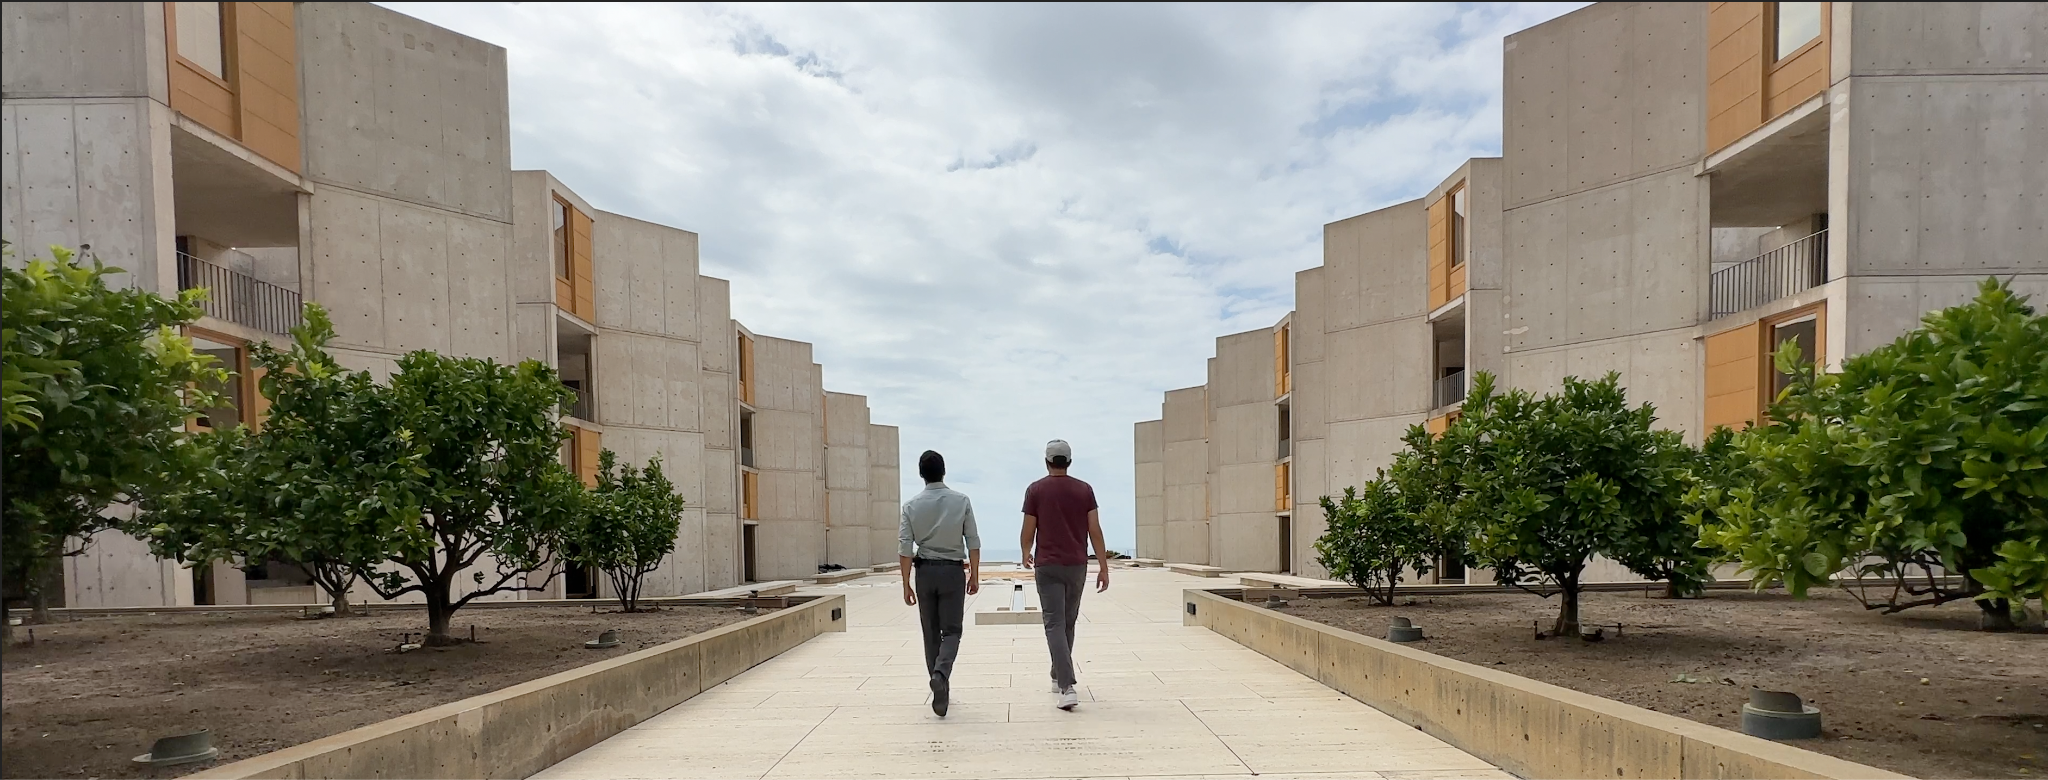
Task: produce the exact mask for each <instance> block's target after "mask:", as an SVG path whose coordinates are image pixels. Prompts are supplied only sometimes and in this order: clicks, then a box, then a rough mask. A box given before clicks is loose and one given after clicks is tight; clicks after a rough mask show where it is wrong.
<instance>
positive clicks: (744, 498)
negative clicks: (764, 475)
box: [740, 471, 761, 520]
mask: <svg viewBox="0 0 2048 780" xmlns="http://www.w3.org/2000/svg"><path fill="white" fill-rule="evenodd" d="M760 516H761V475H760V474H758V473H756V472H752V471H742V472H740V518H741V519H744V520H755V519H758V518H760Z"/></svg>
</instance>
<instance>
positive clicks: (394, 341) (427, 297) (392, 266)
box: [374, 199, 453, 352]
mask: <svg viewBox="0 0 2048 780" xmlns="http://www.w3.org/2000/svg"><path fill="white" fill-rule="evenodd" d="M377 205H378V208H377V243H376V244H375V245H374V248H375V250H376V251H377V252H378V253H379V255H380V258H381V260H382V262H383V264H384V272H383V279H384V301H383V309H384V335H385V339H386V341H385V346H386V347H388V348H389V349H391V350H392V351H394V352H411V351H413V350H416V349H427V350H433V351H435V352H447V351H448V349H449V338H448V337H449V333H448V328H447V325H448V318H447V317H448V241H447V238H448V223H447V222H446V220H447V219H449V218H451V217H452V216H453V215H447V214H444V213H442V212H438V211H435V210H432V209H425V208H420V207H418V206H414V205H411V204H408V203H404V202H399V201H392V200H381V199H380V201H379V202H378V204H377Z"/></svg>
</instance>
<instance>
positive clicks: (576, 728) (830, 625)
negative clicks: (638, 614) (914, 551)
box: [188, 596, 846, 780]
mask: <svg viewBox="0 0 2048 780" xmlns="http://www.w3.org/2000/svg"><path fill="white" fill-rule="evenodd" d="M845 630H846V597H845V596H828V597H824V598H819V599H815V600H812V601H809V602H807V603H804V604H801V605H798V606H793V607H790V608H788V609H784V610H780V611H777V612H774V613H771V614H767V615H762V616H760V617H757V618H754V619H752V620H748V621H745V622H742V623H735V624H733V625H730V626H725V627H723V628H719V629H716V630H712V631H707V632H705V633H702V634H697V635H695V636H691V637H686V638H684V639H679V640H676V641H674V642H670V643H668V644H665V645H660V646H658V647H650V648H648V649H646V650H641V651H639V652H635V653H632V654H629V655H623V656H619V657H617V658H612V659H609V660H605V661H601V662H598V663H594V664H591V665H589V666H584V667H580V668H576V669H571V670H569V671H566V672H562V673H560V674H555V675H550V676H547V677H543V678H540V679H538V680H534V681H531V682H527V683H522V684H520V685H515V686H512V687H510V688H505V689H503V690H498V691H494V692H491V693H487V694H484V695H482V696H475V697H471V698H468V699H463V700H462V701H458V702H451V703H448V704H443V705H441V706H439V707H434V708H432V709H426V710H421V711H419V712H415V713H412V714H410V715H403V716H400V717H396V718H392V719H390V720H387V721H384V722H382V723H373V724H371V725H368V726H364V727H362V728H359V729H355V730H353V731H346V732H342V733H340V734H336V735H334V736H331V737H326V738H323V739H317V740H314V741H312V742H307V743H305V744H302V745H296V746H293V747H289V748H285V749H283V750H279V751H275V752H272V753H266V754H264V755H261V756H257V757H255V758H250V759H247V760H243V761H238V762H235V763H233V764H228V765H226V766H222V767H217V768H214V769H211V770H208V771H205V772H200V773H198V774H193V775H189V776H188V777H189V778H192V779H193V780H217V779H221V778H295V779H305V780H311V779H312V778H359V777H393V778H422V779H425V778H476V777H494V778H495V777H505V778H523V777H527V776H529V775H532V774H534V773H536V772H539V771H540V770H542V769H546V768H548V767H549V766H552V765H554V764H555V763H556V762H558V761H561V760H562V759H565V758H568V757H569V756H572V755H575V754H576V753H577V752H579V751H582V750H583V749H584V748H587V747H590V746H591V745H595V744H597V743H598V742H600V741H602V740H604V739H605V738H607V737H610V736H612V735H614V734H617V733H619V732H621V731H624V730H626V729H627V728H628V727H631V726H633V725H634V724H637V723H639V722H641V721H643V720H646V719H648V718H650V717H653V716H654V715H656V714H658V713H660V712H662V711H663V710H666V709H668V708H670V707H673V706H675V705H677V704H681V703H682V702H684V701H687V700H689V699H690V697H693V696H696V695H697V694H698V693H700V692H702V691H704V690H706V689H708V688H711V687H712V686H715V685H718V684H719V683H722V682H725V681H726V680H729V679H732V677H733V676H734V675H737V674H739V673H741V672H744V671H746V670H748V669H751V668H753V667H754V666H755V665H756V664H759V663H761V662H763V661H766V660H768V659H770V658H774V657H775V656H776V655H779V654H781V653H782V652H783V651H785V650H788V649H790V648H792V647H796V646H797V645H800V644H803V643H804V642H806V641H808V640H810V639H811V638H812V637H815V636H817V635H819V634H822V633H825V632H828V631H845Z"/></svg>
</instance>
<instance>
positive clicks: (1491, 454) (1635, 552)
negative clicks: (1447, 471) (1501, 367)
mask: <svg viewBox="0 0 2048 780" xmlns="http://www.w3.org/2000/svg"><path fill="white" fill-rule="evenodd" d="M1473 387H1474V391H1473V394H1472V396H1471V397H1470V398H1467V399H1466V401H1465V405H1464V407H1463V414H1462V415H1461V417H1460V419H1459V420H1458V422H1457V423H1456V424H1454V425H1452V426H1451V427H1450V429H1449V430H1448V431H1447V432H1446V433H1445V434H1444V438H1445V440H1446V446H1448V447H1451V448H1454V449H1455V450H1457V451H1459V452H1460V453H1461V455H1460V456H1459V459H1460V461H1461V462H1460V467H1461V468H1460V472H1461V474H1462V478H1461V481H1462V484H1463V488H1464V489H1463V491H1462V493H1461V494H1460V495H1459V496H1458V498H1457V502H1456V505H1455V507H1454V508H1453V513H1454V515H1455V522H1456V524H1457V525H1458V526H1459V527H1461V528H1462V529H1463V531H1464V532H1465V533H1466V534H1469V538H1470V540H1471V542H1470V543H1471V556H1472V559H1473V560H1474V561H1475V562H1477V563H1478V564H1479V565H1482V566H1486V567H1490V568H1492V569H1493V570H1494V571H1495V573H1496V576H1497V577H1498V578H1499V579H1500V580H1501V581H1503V582H1506V583H1508V584H1511V585H1514V586H1515V587H1519V588H1522V589H1524V590H1529V591H1530V592H1532V593H1537V594H1539V595H1542V596H1544V597H1546V598H1547V597H1549V596H1551V595H1558V596H1561V602H1560V604H1559V607H1558V614H1557V620H1556V622H1555V624H1554V625H1553V628H1552V632H1553V633H1555V634H1558V635H1572V634H1576V633H1578V630H1579V593H1580V590H1581V587H1582V585H1581V577H1582V576H1583V575H1584V573H1585V568H1586V564H1587V563H1588V562H1589V561H1591V560H1592V558H1593V557H1594V556H1596V555H1600V556H1605V557H1607V558H1610V559H1612V560H1614V561H1616V562H1617V563H1620V564H1622V565H1623V566H1626V567H1628V568H1629V569H1630V570H1631V571H1634V572H1635V573H1637V574H1639V575H1642V576H1644V577H1652V578H1657V577H1671V576H1674V575H1675V574H1682V575H1684V576H1691V574H1692V573H1693V572H1695V571H1697V572H1701V573H1702V574H1703V573H1704V570H1705V563H1704V561H1703V560H1700V559H1701V558H1702V556H1701V555H1700V553H1699V551H1698V550H1697V549H1696V548H1695V547H1694V544H1693V543H1694V539H1693V538H1692V537H1691V536H1689V535H1688V534H1686V533H1680V532H1666V531H1667V528H1666V527H1667V526H1668V525H1669V524H1670V523H1672V522H1674V521H1677V522H1679V524H1680V525H1683V523H1682V520H1683V514H1682V513H1680V512H1678V511H1676V509H1675V507H1676V506H1677V505H1678V496H1680V495H1682V491H1683V483H1682V476H1681V473H1682V469H1683V465H1684V457H1685V456H1684V452H1685V447H1684V443H1683V442H1682V441H1681V440H1680V439H1679V438H1678V435H1677V434H1675V433H1672V432H1670V431H1661V430H1657V429H1655V428H1654V427H1653V426H1652V424H1653V423H1654V422H1655V420H1656V414H1655V410H1654V409H1653V408H1652V407H1650V406H1649V405H1647V404H1646V405H1643V406H1639V407H1630V406H1629V405H1628V400H1627V397H1626V394H1625V393H1624V392H1623V391H1622V389H1621V386H1620V378H1619V376H1618V375H1616V374H1613V373H1609V374H1608V375H1607V376H1606V377H1604V378H1602V379H1600V380H1599V381H1595V382H1588V381H1584V380H1581V379H1578V378H1576V377H1566V378H1565V380H1564V388H1563V390H1562V391H1561V392H1559V393H1555V394H1551V395H1546V396H1543V397H1541V398H1538V397H1536V396H1534V395H1531V394H1530V393H1528V392H1527V391H1523V390H1511V391H1509V392H1506V393H1496V392H1495V391H1494V386H1493V377H1492V376H1491V375H1489V374H1486V373H1484V372H1482V373H1480V374H1478V375H1477V376H1476V377H1475V378H1474V382H1473ZM1538 586H1540V587H1541V588H1542V589H1541V590H1538V589H1537V587H1538Z"/></svg>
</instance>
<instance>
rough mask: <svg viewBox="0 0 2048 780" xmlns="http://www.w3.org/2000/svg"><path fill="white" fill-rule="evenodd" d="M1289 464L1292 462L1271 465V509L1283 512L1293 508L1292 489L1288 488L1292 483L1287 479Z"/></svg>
mask: <svg viewBox="0 0 2048 780" xmlns="http://www.w3.org/2000/svg"><path fill="white" fill-rule="evenodd" d="M1290 465H1292V464H1288V463H1276V464H1274V465H1273V509H1274V511H1277V512H1285V511H1287V510H1289V509H1292V508H1294V496H1293V495H1292V494H1293V491H1292V490H1291V489H1290V485H1291V484H1292V483H1291V482H1289V481H1288V471H1289V469H1288V466H1290Z"/></svg>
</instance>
